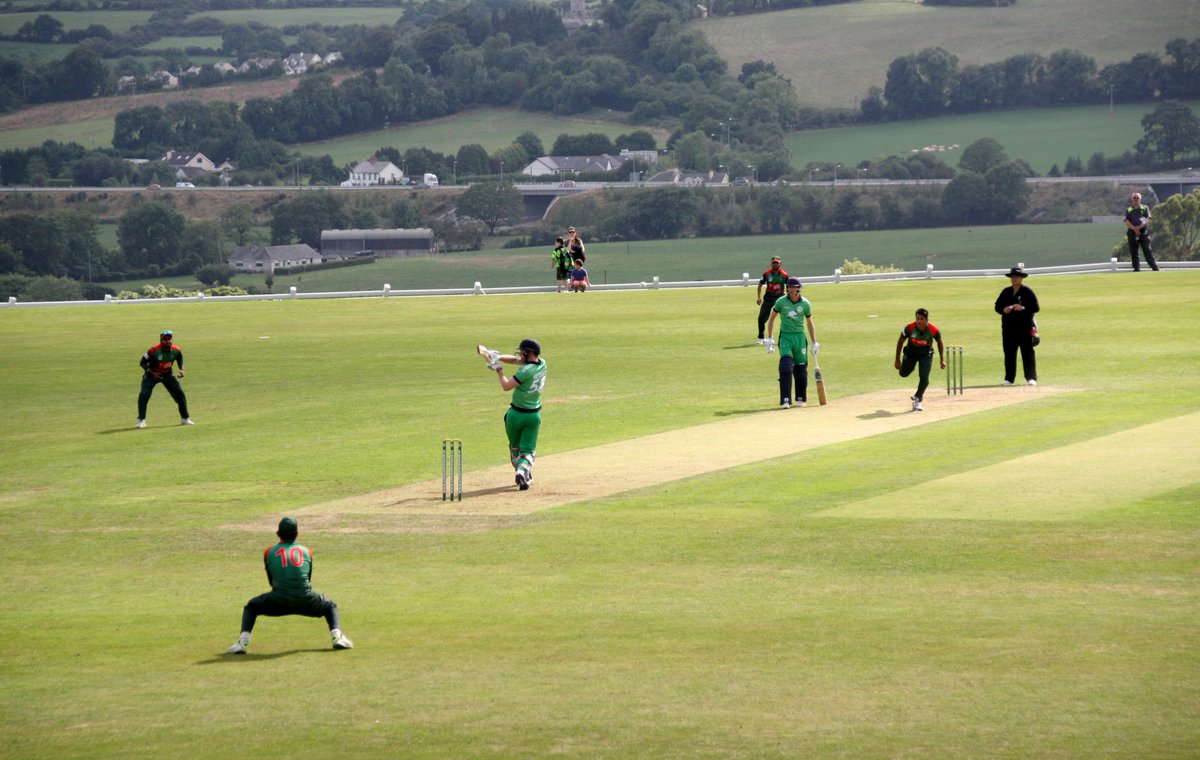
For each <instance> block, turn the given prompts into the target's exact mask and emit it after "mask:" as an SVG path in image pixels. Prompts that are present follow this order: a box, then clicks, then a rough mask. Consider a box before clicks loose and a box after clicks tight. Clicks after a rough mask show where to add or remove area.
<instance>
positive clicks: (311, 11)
mask: <svg viewBox="0 0 1200 760" xmlns="http://www.w3.org/2000/svg"><path fill="white" fill-rule="evenodd" d="M403 13H404V10H403V9H401V8H278V9H276V8H270V9H262V8H244V9H239V10H231V11H204V12H203V13H199V14H197V16H204V17H205V18H215V19H220V20H221V21H224V22H225V23H226V24H244V23H246V22H248V21H257V22H259V23H261V24H266V25H267V26H273V27H276V28H282V27H285V26H291V25H294V24H299V25H304V24H323V25H328V26H345V25H349V24H364V25H366V26H391V25H392V24H394V23H396V21H397V20H399V18H400V16H401V15H402V14H403Z"/></svg>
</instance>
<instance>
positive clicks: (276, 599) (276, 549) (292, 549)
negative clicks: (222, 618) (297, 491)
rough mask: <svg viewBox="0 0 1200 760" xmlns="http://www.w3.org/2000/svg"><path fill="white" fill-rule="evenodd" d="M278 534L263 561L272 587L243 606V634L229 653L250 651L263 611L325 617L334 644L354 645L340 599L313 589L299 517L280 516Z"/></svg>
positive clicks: (274, 614) (338, 646)
mask: <svg viewBox="0 0 1200 760" xmlns="http://www.w3.org/2000/svg"><path fill="white" fill-rule="evenodd" d="M275 535H276V536H278V537H279V543H277V544H275V545H274V546H272V547H271V548H269V549H267V550H266V551H265V552H263V565H264V566H265V567H266V570H267V583H269V584H271V590H270V591H268V592H267V593H265V594H259V595H258V596H256V597H254V598H253V599H251V600H250V601H248V602H246V606H245V607H244V608H243V609H242V635H241V636H239V637H238V640H237V641H235V642H233V646H231V647H229V649H228V652H229V654H245V653H246V648H247V647H249V646H250V633H251V632H252V631H253V630H254V621H255V620H257V619H258V616H259V615H266V616H268V617H282V616H284V615H304V616H305V617H323V618H325V622H326V623H328V624H329V635H330V637H331V638H332V639H333V648H334V649H350V648H352V647H353V646H354V644H352V643H351V642H350V639H348V638H346V637H345V636H344V635H343V634H342V630H341V628H340V625H341V620H340V617H339V615H338V606H337V603H336V602H334V601H333V600H332V599H330V598H329V597H327V596H325V595H324V594H318V593H317V592H316V591H313V587H312V569H313V561H312V552H310V551H309V550H308V547H307V546H304V545H302V544H298V543H296V538H297V537H298V536H299V535H300V526H299V524H297V522H296V518H294V517H285V518H283V519H282V520H280V521H279V529H278V530H276V531H275Z"/></svg>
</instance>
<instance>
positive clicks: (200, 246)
mask: <svg viewBox="0 0 1200 760" xmlns="http://www.w3.org/2000/svg"><path fill="white" fill-rule="evenodd" d="M223 232H224V230H223V229H222V228H221V225H220V224H219V223H218V222H212V221H195V222H188V223H187V226H186V227H184V230H183V234H182V235H181V236H180V238H179V254H180V256H179V257H180V259H181V260H182V261H184V262H186V263H187V265H188V266H189V267H190V268H192V269H193V270H194V269H196V268H198V267H202V266H207V265H210V264H224V263H225V260H226V256H225V253H226V251H225V246H224V244H223V243H224V241H223V240H222V237H223V236H222V233H223ZM229 253H232V251H229ZM201 282H203V280H202V281H201ZM223 284H228V283H223Z"/></svg>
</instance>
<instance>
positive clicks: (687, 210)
mask: <svg viewBox="0 0 1200 760" xmlns="http://www.w3.org/2000/svg"><path fill="white" fill-rule="evenodd" d="M622 217H623V225H624V227H625V228H624V229H622V230H620V231H619V233H623V234H624V235H625V236H627V237H634V238H642V239H648V240H665V239H667V238H673V237H676V236H677V235H679V233H680V232H681V231H682V230H683V229H684V228H685V227H687V226H688V225H690V224H692V223H693V222H694V221H695V217H696V195H695V194H694V193H693V192H692V191H690V190H688V189H687V188H682V187H665V188H643V189H639V190H636V191H634V192H633V193H631V194H630V195H629V198H628V199H627V200H626V201H625V204H624V208H623V214H622Z"/></svg>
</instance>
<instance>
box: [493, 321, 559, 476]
mask: <svg viewBox="0 0 1200 760" xmlns="http://www.w3.org/2000/svg"><path fill="white" fill-rule="evenodd" d="M505 364H519V365H521V366H520V368H519V369H517V371H516V372H514V373H513V376H512V377H505V376H504V365H505ZM488 369H491V370H494V371H495V372H496V377H497V378H499V380H500V387H501V388H503V389H504V390H505V391H512V394H513V395H512V403H511V404H509V408H508V411H506V412H505V413H504V433H505V435H506V436H507V437H508V457H509V461H511V462H512V466H513V469H514V470H516V482H517V487H518V488H520V489H521V490H522V491H527V490H529V484H530V483H532V482H533V461H534V459H535V457H536V456H537V440H538V432H539V431H540V430H541V427H542V389H543V388H545V387H546V362H545V360H544V359H542V344H540V343H538V342H537V341H536V340H534V339H533V338H526V339H525V340H523V341H521V343H520V345H518V346H517V355H515V356H511V355H508V354H502V355H496V356H493V357H489V358H488Z"/></svg>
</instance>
